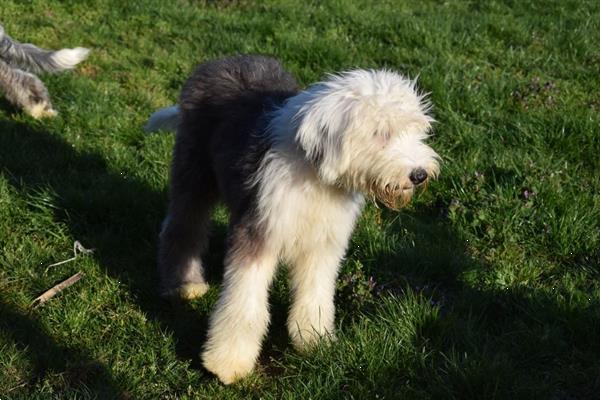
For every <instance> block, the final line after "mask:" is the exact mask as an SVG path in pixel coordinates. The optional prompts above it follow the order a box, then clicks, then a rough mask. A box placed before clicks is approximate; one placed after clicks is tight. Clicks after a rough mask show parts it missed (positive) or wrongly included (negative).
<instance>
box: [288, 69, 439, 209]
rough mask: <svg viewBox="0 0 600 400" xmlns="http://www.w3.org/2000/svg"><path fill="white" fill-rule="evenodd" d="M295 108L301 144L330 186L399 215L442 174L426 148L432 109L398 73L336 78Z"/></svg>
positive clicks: (308, 94)
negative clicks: (376, 202)
mask: <svg viewBox="0 0 600 400" xmlns="http://www.w3.org/2000/svg"><path fill="white" fill-rule="evenodd" d="M290 102H292V103H295V104H296V107H295V110H296V114H295V117H294V120H293V121H294V122H293V123H294V128H295V131H296V141H297V142H298V143H299V145H300V147H302V149H303V150H304V152H305V153H306V157H307V158H308V159H309V160H311V162H313V164H314V165H315V166H316V168H317V169H318V173H319V176H320V178H321V180H323V181H324V182H326V183H329V184H336V185H341V186H343V187H346V188H347V189H350V190H357V191H360V192H363V193H365V194H366V195H367V196H370V197H374V198H377V199H378V200H379V201H381V202H382V203H383V204H385V205H386V206H388V207H390V208H393V209H397V208H400V207H402V206H403V205H404V204H406V203H407V202H408V201H409V200H410V199H411V197H412V195H413V193H414V191H415V189H416V188H417V187H419V186H421V185H425V184H426V183H427V182H428V181H429V179H431V178H434V177H435V176H436V175H437V174H438V172H439V164H438V159H439V156H438V155H437V154H436V152H435V151H434V150H433V149H432V148H431V147H429V146H428V145H427V144H426V143H425V140H426V139H427V137H428V132H429V130H430V128H431V122H432V121H433V119H432V118H431V117H430V116H429V115H428V114H427V111H428V109H429V106H428V104H427V103H426V102H424V101H423V96H421V95H419V94H418V93H417V92H416V90H415V83H414V82H413V81H410V80H408V79H405V78H403V77H402V76H400V75H398V74H396V73H394V72H390V71H365V70H358V71H351V72H346V73H343V74H341V75H336V76H332V77H330V79H329V80H327V81H325V82H322V83H320V84H317V85H315V86H312V87H310V88H308V89H307V90H306V91H304V92H302V93H301V94H300V95H298V96H296V97H295V98H293V99H291V100H290Z"/></svg>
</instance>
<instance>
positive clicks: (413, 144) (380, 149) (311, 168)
mask: <svg viewBox="0 0 600 400" xmlns="http://www.w3.org/2000/svg"><path fill="white" fill-rule="evenodd" d="M225 72H227V71H225ZM225 72H224V74H225ZM226 76H227V79H230V76H229V75H226ZM213 78H214V77H213V76H212V75H209V76H208V77H207V78H206V79H207V80H208V81H209V82H214V81H211V80H209V79H213ZM197 79H203V77H202V76H201V77H200V78H197ZM202 82H204V81H202ZM227 82H228V84H229V81H227ZM190 87H194V86H193V85H190ZM210 95H211V96H216V94H213V93H212V92H211V93H210ZM217 100H219V101H220V98H218V99H217ZM215 101H216V100H215ZM429 108H430V107H429V104H428V103H427V101H425V99H424V97H423V96H422V95H420V94H419V93H418V92H417V91H416V89H415V81H412V80H409V79H406V78H404V77H402V76H401V75H399V74H397V73H395V72H392V71H387V70H378V71H373V70H356V71H350V72H345V73H342V74H339V75H331V76H329V78H328V79H327V80H325V81H323V82H321V83H318V84H316V85H313V86H311V87H309V88H308V89H306V90H304V91H301V92H300V93H298V94H297V95H295V96H293V97H290V98H288V99H287V100H286V101H285V103H284V104H283V106H282V107H280V108H278V109H276V110H275V111H274V112H272V113H271V114H270V115H267V117H268V119H269V121H270V122H269V124H268V128H267V132H268V135H269V140H268V142H269V144H270V147H269V149H268V150H267V152H266V153H265V155H264V157H263V158H262V160H261V161H260V165H259V167H258V169H257V170H256V171H255V172H254V173H253V174H251V175H250V176H248V177H247V185H248V187H249V188H252V189H254V190H255V192H256V204H254V203H253V205H252V206H251V207H252V216H253V217H252V218H255V219H256V220H255V221H254V222H253V224H252V229H253V230H255V231H256V232H258V234H256V235H255V237H256V238H258V239H257V240H256V242H257V243H255V242H254V241H253V239H252V238H254V236H248V234H246V233H244V234H243V235H242V236H243V237H242V239H241V240H238V241H236V240H232V242H231V245H230V246H231V247H230V249H229V250H228V254H227V256H226V259H225V279H224V282H223V290H222V292H221V295H220V298H219V301H218V303H217V305H216V308H215V310H214V312H213V314H212V316H211V319H210V326H209V330H208V338H207V342H206V344H205V347H204V350H203V353H202V360H203V364H204V366H205V367H206V368H207V369H208V370H209V371H212V372H213V373H215V374H216V375H217V376H218V377H219V379H221V381H223V382H224V383H226V384H228V383H231V382H234V381H236V380H237V379H240V378H242V377H244V376H245V375H247V374H248V373H249V372H250V371H252V369H253V367H254V364H255V362H256V359H257V357H258V355H259V353H260V348H261V343H262V341H263V339H264V336H265V334H266V332H267V327H268V324H269V306H268V291H269V287H270V284H271V281H272V279H273V276H274V274H275V272H276V269H277V265H278V262H280V261H282V262H285V263H286V264H287V265H289V279H290V288H291V292H292V296H293V299H292V306H291V309H290V313H289V317H288V322H287V328H288V331H289V334H290V337H291V339H292V343H293V344H294V346H296V347H297V348H299V349H306V348H308V347H310V346H311V345H312V344H314V343H315V342H316V341H317V340H318V339H320V338H323V337H330V336H331V335H333V330H334V319H335V306H334V291H335V280H336V277H337V275H338V269H339V266H340V262H341V260H342V259H343V257H344V254H345V252H346V249H347V246H348V242H349V239H350V235H351V234H352V230H353V228H354V225H355V222H356V219H357V218H358V216H359V215H360V212H361V209H362V207H363V205H364V203H365V196H367V197H369V198H372V199H377V200H379V201H380V202H382V203H383V204H385V205H386V206H388V207H390V208H393V209H399V208H401V207H402V206H403V205H405V204H406V203H407V202H408V201H409V200H410V199H411V197H412V195H413V193H414V192H415V188H416V187H417V186H418V185H420V184H422V183H424V182H426V181H427V180H428V179H431V178H435V177H436V175H437V174H438V172H439V164H438V159H439V157H438V155H437V154H436V153H435V151H434V150H433V149H432V148H431V147H429V146H428V145H427V144H426V143H425V140H426V139H427V138H428V132H429V130H430V128H431V123H432V121H433V119H432V117H431V116H430V115H429ZM180 113H181V109H180V108H178V107H177V106H173V107H170V108H167V109H163V110H160V111H158V112H157V113H155V114H154V115H153V116H152V117H151V119H150V121H149V123H148V125H147V130H149V131H152V130H156V129H161V128H167V129H173V128H174V127H175V126H176V125H177V123H178V121H180V119H181V115H180ZM204 134H208V133H206V132H205V133H204ZM232 162H235V160H232ZM248 237H251V238H250V239H249V238H248ZM236 243H238V244H239V246H238V247H236V246H237V244H236ZM201 269H202V268H201V266H198V268H196V270H198V271H200V272H199V273H201ZM184 270H185V269H184ZM187 281H189V280H186V279H181V282H187ZM191 281H194V282H196V281H197V282H200V283H198V284H203V283H202V282H203V281H202V279H201V278H199V279H193V280H191ZM198 293H199V294H200V295H201V294H203V291H202V290H200V291H199V292H198ZM192 296H193V294H192V295H190V296H187V295H186V296H185V297H192Z"/></svg>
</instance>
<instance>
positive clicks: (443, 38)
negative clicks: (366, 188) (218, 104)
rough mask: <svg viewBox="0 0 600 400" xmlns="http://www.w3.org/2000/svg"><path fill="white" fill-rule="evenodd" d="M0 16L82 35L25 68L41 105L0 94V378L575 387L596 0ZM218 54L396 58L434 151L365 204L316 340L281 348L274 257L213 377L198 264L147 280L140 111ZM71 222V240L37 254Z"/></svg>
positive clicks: (376, 62)
mask: <svg viewBox="0 0 600 400" xmlns="http://www.w3.org/2000/svg"><path fill="white" fill-rule="evenodd" d="M0 21H2V23H3V25H4V26H5V28H6V31H7V32H8V33H9V34H11V35H12V36H13V37H15V38H18V39H19V40H21V41H29V42H33V43H36V44H39V45H41V46H45V47H54V48H58V47H65V46H77V45H84V46H87V47H90V48H92V49H93V52H92V54H91V57H90V59H89V60H88V61H86V62H85V63H84V64H82V65H81V66H80V67H79V68H78V69H77V70H76V71H74V72H73V73H69V74H62V75H54V76H44V77H43V79H44V81H45V82H46V83H47V85H48V87H49V90H50V92H51V93H52V96H53V100H54V103H55V106H56V107H57V109H58V110H59V112H60V115H59V116H58V117H57V118H56V119H52V120H44V121H35V120H32V119H31V118H29V117H27V116H25V115H23V114H22V113H20V112H19V111H18V110H15V109H13V108H11V107H10V106H9V105H8V104H7V103H6V102H1V104H0V249H1V250H0V398H2V399H4V398H27V399H35V398H40V399H46V398H121V399H133V398H135V399H137V398H150V399H156V398H164V399H171V398H181V399H191V398H223V399H234V398H265V399H298V398H302V399H309V398H314V399H323V398H354V399H364V398H370V399H374V398H379V399H383V398H386V399H395V398H402V399H429V398H439V399H449V398H468V399H473V398H485V399H492V398H511V399H513V398H523V399H538V398H539V399H557V400H558V399H565V400H566V399H569V400H570V399H591V398H597V397H596V396H598V393H599V392H600V279H599V278H600V250H599V249H600V226H599V225H600V194H599V193H600V175H599V173H598V171H600V162H599V154H600V139H599V138H600V129H599V128H598V127H599V126H600V125H599V124H600V117H599V109H600V94H599V93H600V91H599V90H598V88H600V45H599V43H600V33H599V32H600V26H599V25H600V23H599V21H600V6H599V5H598V3H597V2H592V1H589V2H584V1H560V2H559V1H544V2H542V1H533V2H516V1H509V0H507V1H485V2H484V1H482V2H475V1H452V2H442V1H424V2H421V1H406V2H393V1H382V2H368V1H350V0H339V1H328V2H314V3H310V4H303V3H302V2H295V1H281V2H266V3H265V2H250V1H226V2H217V1H208V2H196V1H184V0H180V1H177V2H163V1H159V0H146V1H141V0H140V1H129V2H109V1H106V0H96V1H89V2H79V1H56V0H49V1H46V0H45V1H37V0H35V1H30V2H21V1H14V0H3V2H2V7H1V8H0ZM239 52H244V53H246V52H247V53H263V54H271V55H274V56H276V57H278V58H279V59H281V60H282V62H283V64H284V65H285V66H286V67H287V68H288V69H289V70H291V71H292V72H293V73H294V74H295V75H296V76H297V77H298V79H299V81H300V82H301V83H302V84H304V85H306V84H309V83H311V82H314V81H316V80H318V79H319V78H320V77H322V76H323V74H325V73H327V72H333V71H339V70H344V69H348V68H352V67H362V68H371V67H388V68H393V69H396V70H399V71H402V72H404V73H405V74H408V75H409V76H417V75H418V76H419V82H420V84H419V85H420V87H421V88H423V89H424V90H426V91H428V92H430V93H431V95H430V97H431V100H432V102H433V104H434V105H435V117H436V120H437V121H438V122H437V124H436V126H435V136H434V138H433V140H432V145H433V146H434V148H435V149H436V150H438V152H439V153H440V154H441V155H442V158H443V160H444V162H443V167H442V174H441V176H440V178H439V180H438V181H436V182H434V183H432V184H431V185H430V187H429V190H428V192H427V193H425V194H423V195H422V196H420V197H419V198H418V199H416V201H415V202H413V204H412V205H410V206H409V207H408V208H407V209H406V210H404V211H403V212H401V213H392V212H389V211H387V210H381V209H378V208H375V207H373V206H372V205H370V206H368V207H367V209H366V210H365V213H364V215H363V217H362V218H361V220H360V223H359V226H358V228H357V230H356V232H355V234H354V236H353V239H352V243H351V246H350V249H349V251H348V256H347V259H346V261H345V262H344V265H343V268H342V272H341V276H340V280H339V290H338V295H337V304H338V319H337V326H338V340H337V341H336V342H335V343H333V344H331V345H323V346H321V347H319V348H317V349H316V350H315V351H314V352H311V353H310V354H303V355H300V354H297V353H295V352H294V351H293V350H292V349H291V347H290V345H289V342H288V339H287V334H286V332H285V328H284V324H283V322H284V321H285V315H286V308H287V306H288V299H287V286H286V281H285V276H284V273H283V271H282V274H281V275H280V276H279V278H278V279H277V281H276V283H275V285H274V287H273V290H272V295H271V303H272V314H273V323H272V326H271V329H270V334H269V337H268V338H267V340H266V341H265V345H264V350H263V353H262V356H261V359H260V362H259V366H258V368H257V372H256V373H255V374H253V375H252V376H250V377H249V378H248V379H246V380H244V381H242V382H241V383H239V384H237V385H233V386H230V387H224V386H222V385H220V384H219V383H218V382H217V380H216V379H215V378H214V377H212V376H210V375H209V374H208V373H207V372H206V371H204V370H203V369H202V368H201V367H200V365H199V360H198V353H199V352H200V349H201V346H202V343H203V339H204V336H205V333H206V322H207V316H208V313H209V312H210V309H211V307H212V306H213V304H214V302H215V300H216V298H217V296H218V285H219V282H220V276H219V274H218V273H214V274H213V276H211V277H210V281H211V283H212V289H211V290H210V292H209V293H208V294H207V295H206V296H205V297H204V298H202V299H200V300H197V301H193V302H190V303H185V304H169V303H165V302H162V301H161V300H159V299H158V298H157V296H156V294H155V292H156V286H157V277H156V273H155V253H156V237H157V232H158V229H159V225H160V222H161V218H162V217H163V215H164V211H165V204H166V187H167V178H168V166H169V162H170V157H171V149H172V145H173V137H172V136H171V135H152V136H146V135H144V134H143V133H142V130H141V126H142V125H143V124H144V122H145V121H146V119H147V117H148V116H149V114H150V113H151V112H152V111H153V110H155V109H157V108H159V107H163V106H166V105H170V104H172V103H173V102H174V101H175V100H176V98H177V94H178V91H179V89H180V86H181V84H182V82H183V81H184V79H185V78H186V77H187V76H188V74H189V73H190V71H191V70H192V68H193V67H194V66H195V65H196V64H197V63H198V62H200V61H203V60H207V59H211V58H214V57H218V56H221V55H225V54H232V53H239ZM226 220H227V216H226V213H225V212H224V211H223V210H220V211H219V212H218V213H217V214H216V216H215V218H214V232H215V233H214V240H213V242H212V244H211V248H210V250H209V253H208V254H207V261H208V262H209V263H210V264H211V265H214V266H215V267H216V268H217V269H219V266H220V265H221V264H222V257H223V244H222V239H223V237H224V231H225V226H226ZM75 240H80V241H81V242H82V243H83V245H84V246H86V247H88V248H94V249H95V252H94V254H93V255H91V256H81V257H80V258H78V259H77V260H76V261H75V262H72V263H68V264H63V265H60V266H56V267H50V268H49V267H47V266H48V265H49V264H52V263H54V262H57V261H60V260H63V259H66V258H69V257H70V256H71V254H72V253H71V252H72V245H73V242H74V241H75ZM77 271H84V273H85V277H84V279H82V280H81V281H80V282H78V283H77V284H76V285H75V286H73V287H71V288H69V289H68V290H67V291H65V292H63V293H61V294H60V295H59V296H57V297H56V298H54V299H53V300H51V301H50V302H48V303H47V304H45V305H44V306H42V307H39V308H36V309H31V308H30V307H29V304H30V303H31V301H32V300H33V299H34V298H35V297H36V296H38V295H39V294H40V293H41V292H43V291H44V290H46V289H48V288H49V287H51V286H53V285H54V284H56V283H57V282H59V281H62V280H64V279H66V278H67V277H69V276H70V275H72V274H73V273H75V272H77Z"/></svg>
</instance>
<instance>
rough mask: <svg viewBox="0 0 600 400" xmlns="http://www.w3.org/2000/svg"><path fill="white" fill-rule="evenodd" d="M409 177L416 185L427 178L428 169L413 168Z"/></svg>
mask: <svg viewBox="0 0 600 400" xmlns="http://www.w3.org/2000/svg"><path fill="white" fill-rule="evenodd" d="M408 178H409V179H410V181H411V182H412V183H413V184H414V185H415V186H416V185H418V184H420V183H423V181H425V179H427V171H425V170H424V169H423V168H417V169H413V170H412V172H411V173H410V175H409V176H408Z"/></svg>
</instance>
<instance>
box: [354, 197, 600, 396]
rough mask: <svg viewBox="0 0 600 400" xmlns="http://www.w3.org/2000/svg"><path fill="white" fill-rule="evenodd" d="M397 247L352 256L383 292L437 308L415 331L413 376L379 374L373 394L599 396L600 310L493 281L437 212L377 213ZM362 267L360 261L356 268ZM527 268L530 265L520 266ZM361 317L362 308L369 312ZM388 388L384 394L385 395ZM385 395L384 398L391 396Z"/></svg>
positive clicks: (593, 303) (590, 302) (489, 268)
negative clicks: (407, 388)
mask: <svg viewBox="0 0 600 400" xmlns="http://www.w3.org/2000/svg"><path fill="white" fill-rule="evenodd" d="M381 214H382V215H381V219H382V220H383V221H394V222H392V223H391V224H390V225H388V227H387V235H388V237H394V238H396V240H397V243H395V244H396V246H388V247H386V246H382V248H380V249H375V250H374V251H372V252H371V253H369V254H367V253H368V252H363V251H361V250H360V247H363V246H365V247H367V246H368V243H367V239H366V238H365V239H363V238H361V237H356V238H355V239H354V242H355V243H354V244H355V246H357V247H358V248H359V250H355V252H354V253H355V254H353V255H351V256H352V257H353V258H356V259H358V260H364V262H363V268H364V269H365V270H366V274H365V276H373V278H374V279H375V281H377V282H379V283H380V285H379V287H376V288H375V290H374V291H377V290H379V291H380V293H381V294H385V293H390V292H391V293H393V294H396V295H398V296H402V295H404V294H405V293H406V291H411V292H414V293H420V294H422V295H424V296H425V298H428V299H430V302H431V304H432V306H434V307H439V310H440V312H439V317H438V318H437V319H427V320H424V321H422V323H421V324H420V326H419V329H418V332H417V336H416V342H415V343H414V347H415V349H421V351H423V352H427V353H428V356H427V357H426V359H427V360H428V361H427V362H426V363H424V364H422V365H419V366H418V367H417V368H416V370H417V373H416V374H415V375H411V372H409V373H408V376H407V375H406V374H407V372H406V371H403V370H402V369H401V368H390V369H387V370H382V371H380V373H378V374H377V379H376V380H375V381H374V382H373V383H372V393H381V395H382V396H384V397H387V396H390V395H392V397H393V395H394V390H395V389H394V388H399V387H402V386H403V385H405V383H406V382H407V381H409V380H410V381H411V383H410V385H411V386H413V388H416V389H415V391H414V392H411V393H413V394H414V395H417V394H419V393H421V394H422V393H428V395H430V396H432V397H433V398H509V397H515V396H516V397H517V398H528V399H532V398H552V399H575V398H586V399H587V398H593V397H594V396H595V395H596V394H597V393H598V391H599V389H600V374H598V372H600V364H598V361H597V357H598V354H600V342H599V341H598V340H597V338H599V337H600V312H599V310H600V308H599V307H598V306H600V304H598V301H597V299H596V300H594V299H587V298H585V299H581V298H572V297H571V298H570V296H572V293H569V292H563V293H559V292H558V291H555V292H549V291H546V290H544V289H542V288H536V287H535V286H534V285H529V286H522V287H519V286H515V285H507V287H505V288H503V289H498V286H499V285H498V282H490V280H493V279H494V277H495V274H496V273H497V272H496V271H497V270H499V269H500V267H499V266H494V265H490V264H489V263H487V262H486V261H485V260H483V259H480V258H477V257H475V256H473V255H471V254H470V253H469V251H468V248H467V246H466V243H465V242H464V241H463V240H461V239H460V237H459V235H458V234H457V233H456V232H455V231H454V229H453V228H452V227H451V224H450V222H449V221H448V218H447V217H446V215H447V209H446V207H445V206H444V205H436V206H431V207H429V208H427V207H417V208H416V210H415V211H406V212H403V213H401V214H399V215H398V214H394V213H392V212H390V211H387V210H382V211H381ZM361 262H362V261H361ZM523 267H524V268H528V266H523ZM367 312H368V309H367ZM382 388H386V389H388V390H383V389H382ZM390 389H391V390H390Z"/></svg>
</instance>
